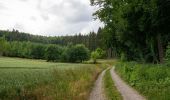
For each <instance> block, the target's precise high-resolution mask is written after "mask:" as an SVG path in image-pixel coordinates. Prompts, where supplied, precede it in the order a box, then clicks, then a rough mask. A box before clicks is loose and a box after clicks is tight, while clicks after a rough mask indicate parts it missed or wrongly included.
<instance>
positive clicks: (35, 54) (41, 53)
mask: <svg viewBox="0 0 170 100" xmlns="http://www.w3.org/2000/svg"><path fill="white" fill-rule="evenodd" d="M45 49H46V47H45V46H44V45H43V44H34V45H32V48H31V56H32V58H34V59H44V57H45Z"/></svg>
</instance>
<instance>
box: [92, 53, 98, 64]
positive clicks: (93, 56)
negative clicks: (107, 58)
mask: <svg viewBox="0 0 170 100" xmlns="http://www.w3.org/2000/svg"><path fill="white" fill-rule="evenodd" d="M99 57H100V56H99V53H98V52H96V51H93V52H92V53H91V58H92V60H93V63H94V64H95V63H97V59H98V58H99Z"/></svg>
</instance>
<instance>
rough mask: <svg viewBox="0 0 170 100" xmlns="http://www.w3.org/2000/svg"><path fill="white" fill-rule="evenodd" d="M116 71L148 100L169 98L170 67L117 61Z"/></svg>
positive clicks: (169, 99) (166, 99) (165, 99)
mask: <svg viewBox="0 0 170 100" xmlns="http://www.w3.org/2000/svg"><path fill="white" fill-rule="evenodd" d="M116 71H117V73H118V74H119V75H120V76H121V77H122V78H123V79H124V80H125V81H126V82H128V83H129V84H130V85H131V86H133V87H134V88H136V89H137V90H138V91H139V92H140V93H141V94H143V95H144V96H146V98H147V99H148V100H170V67H167V66H165V65H155V64H139V63H136V62H119V63H117V66H116Z"/></svg>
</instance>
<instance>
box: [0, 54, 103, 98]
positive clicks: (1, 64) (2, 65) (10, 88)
mask: <svg viewBox="0 0 170 100" xmlns="http://www.w3.org/2000/svg"><path fill="white" fill-rule="evenodd" d="M101 70H102V68H101V67H99V65H98V66H97V65H92V64H70V63H51V62H46V61H44V60H30V59H20V58H7V57H1V58H0V76H1V77H0V99H2V100H3V99H5V100H6V99H7V100H11V99H22V100H23V99H24V100H27V99H32V100H42V99H43V100H53V99H55V100H68V98H69V100H86V99H87V97H88V95H89V92H90V90H91V87H92V86H93V82H94V81H95V79H96V77H97V75H98V74H99V73H100V72H101Z"/></svg>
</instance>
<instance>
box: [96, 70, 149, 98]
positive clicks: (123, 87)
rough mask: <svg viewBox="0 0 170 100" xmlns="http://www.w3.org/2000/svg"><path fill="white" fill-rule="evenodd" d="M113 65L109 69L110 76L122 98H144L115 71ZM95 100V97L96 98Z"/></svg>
mask: <svg viewBox="0 0 170 100" xmlns="http://www.w3.org/2000/svg"><path fill="white" fill-rule="evenodd" d="M114 69H115V67H113V68H112V69H111V70H110V73H111V76H112V79H113V81H114V82H115V85H116V87H117V89H118V91H119V92H120V93H121V95H122V97H123V100H146V99H145V98H144V97H142V96H141V95H140V94H139V93H138V92H137V91H136V90H134V89H133V88H131V87H130V86H129V85H127V84H126V83H125V82H124V81H123V80H122V79H121V78H120V77H119V76H118V75H117V74H116V72H115V70H114ZM96 100H97V99H96Z"/></svg>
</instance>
